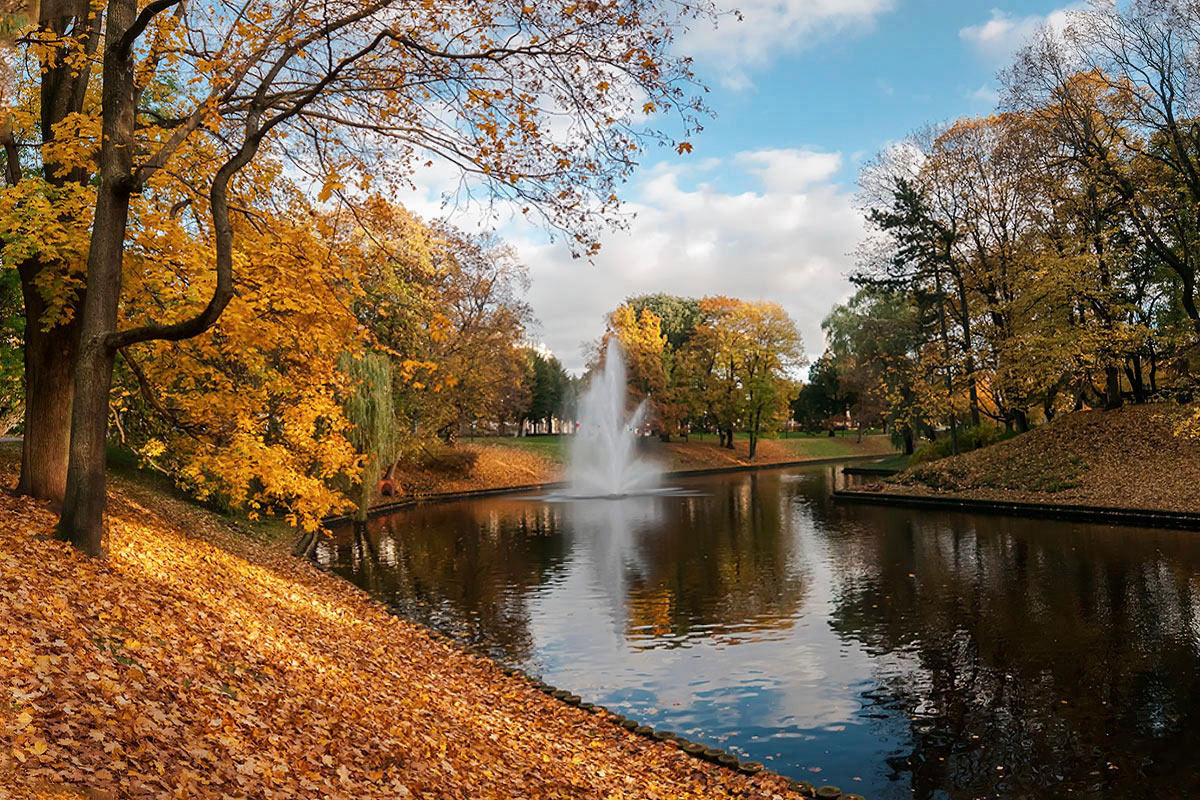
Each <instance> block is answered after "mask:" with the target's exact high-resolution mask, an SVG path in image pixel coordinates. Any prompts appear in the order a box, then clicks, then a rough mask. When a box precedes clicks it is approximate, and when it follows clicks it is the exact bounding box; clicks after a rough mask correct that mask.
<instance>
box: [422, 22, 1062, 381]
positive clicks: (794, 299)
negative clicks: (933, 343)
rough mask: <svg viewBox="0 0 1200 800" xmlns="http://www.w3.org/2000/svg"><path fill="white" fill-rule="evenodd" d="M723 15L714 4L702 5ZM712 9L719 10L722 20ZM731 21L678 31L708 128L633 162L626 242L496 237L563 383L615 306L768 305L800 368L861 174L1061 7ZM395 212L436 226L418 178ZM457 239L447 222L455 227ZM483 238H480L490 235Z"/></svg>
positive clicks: (973, 97)
mask: <svg viewBox="0 0 1200 800" xmlns="http://www.w3.org/2000/svg"><path fill="white" fill-rule="evenodd" d="M719 2H724V0H719ZM729 7H730V8H733V7H735V6H734V5H732V4H731V5H730V6H729ZM736 7H737V8H738V9H739V10H740V11H741V12H742V15H743V21H742V22H740V23H739V22H737V21H736V20H734V19H732V18H729V19H727V20H726V21H725V22H724V23H723V24H722V25H721V26H720V27H719V28H718V29H717V30H715V31H713V30H710V29H708V28H707V27H705V28H703V29H697V30H695V31H690V32H688V33H687V34H686V35H685V36H684V38H683V39H682V41H681V42H680V43H679V48H680V50H681V52H685V53H688V54H690V55H692V56H693V58H694V60H695V62H694V67H695V69H696V72H697V74H698V76H699V78H700V79H701V81H702V82H703V83H704V84H706V85H707V86H708V87H709V88H710V89H711V92H710V93H709V94H708V95H707V96H706V97H707V100H708V103H709V105H710V107H711V108H712V110H713V111H714V112H715V113H716V115H717V116H716V118H715V119H711V120H707V121H706V122H705V125H704V130H703V131H702V132H701V133H699V134H697V135H696V136H694V137H690V141H691V142H692V144H693V146H694V149H693V151H692V152H691V153H690V154H687V155H676V154H675V153H674V152H670V151H667V150H666V149H659V148H653V149H651V150H650V151H648V152H647V153H646V154H645V155H644V157H643V159H642V162H641V164H640V165H639V167H638V169H637V171H636V172H635V174H634V175H633V178H632V180H631V181H630V182H629V183H628V184H627V185H626V186H625V187H624V191H623V192H622V197H623V199H624V201H625V202H626V203H627V205H626V208H625V210H626V211H627V212H633V213H634V214H635V217H634V218H633V220H632V222H631V224H630V226H629V228H628V229H627V230H624V231H616V232H613V233H610V234H608V235H605V236H604V237H603V238H602V239H601V243H602V249H601V251H600V254H599V256H597V257H596V258H595V259H594V262H593V263H590V264H589V263H588V262H586V261H583V260H576V259H572V258H571V257H570V254H569V252H568V249H567V247H566V246H565V245H564V244H561V243H553V242H551V241H550V240H549V237H548V236H547V235H546V233H545V232H544V231H541V230H537V229H534V228H532V227H528V226H525V225H524V224H522V223H512V222H507V223H501V225H502V227H501V228H500V230H499V232H500V233H501V235H502V236H504V237H505V238H507V239H508V240H509V241H510V242H511V243H512V244H513V245H514V246H515V247H516V248H517V251H518V253H519V255H520V257H521V258H522V260H523V261H524V262H525V264H526V265H527V266H528V268H529V275H530V280H531V285H530V289H529V292H528V295H527V299H528V301H529V303H530V304H531V306H532V308H533V311H534V314H535V315H536V316H537V318H538V320H539V322H540V324H539V325H538V326H537V327H536V328H535V329H534V330H532V331H531V332H530V339H531V341H532V342H534V343H538V344H544V345H545V346H546V347H548V348H549V349H550V350H552V351H553V352H554V353H555V355H557V356H558V358H559V359H560V360H561V361H562V363H563V365H564V366H565V367H566V368H567V369H568V370H570V371H572V372H577V373H578V372H580V371H581V370H582V369H583V366H584V355H583V344H584V343H585V342H587V341H590V340H595V339H596V338H597V337H598V336H599V335H600V334H601V333H603V329H604V316H605V314H606V313H607V312H608V311H610V310H612V309H613V308H615V307H617V306H618V305H619V304H620V303H621V301H622V300H623V299H624V298H626V297H628V296H631V295H636V294H645V293H650V292H668V293H672V294H679V295H684V296H689V297H702V296H705V295H715V294H723V295H728V296H732V297H741V298H743V299H747V300H762V299H767V300H775V301H777V302H779V303H781V304H782V305H783V307H784V308H785V309H786V310H787V311H788V313H789V314H790V315H791V316H792V318H793V319H794V320H795V321H796V323H797V326H798V327H799V329H800V332H801V334H802V335H803V337H804V344H805V349H806V351H807V352H808V353H809V357H810V358H816V357H817V356H818V355H820V353H821V352H822V351H823V350H824V340H823V337H822V334H821V320H822V319H824V317H825V316H826V314H827V313H828V312H829V310H830V309H831V308H832V307H833V306H834V305H835V304H836V303H838V302H841V301H843V300H845V299H846V298H847V297H848V296H849V295H850V293H851V287H850V284H849V282H848V281H847V279H846V276H847V274H848V273H849V272H850V271H851V270H852V269H853V267H854V251H855V249H856V247H857V245H858V242H859V241H860V240H861V238H862V235H863V223H862V218H861V214H860V213H859V212H858V211H857V210H856V208H855V203H854V195H855V192H856V179H857V176H858V172H859V170H860V168H861V167H862V165H863V163H864V161H866V160H868V159H870V158H871V157H873V156H874V155H876V154H877V153H878V152H879V151H880V150H881V149H883V148H884V147H886V146H887V145H888V144H889V143H890V142H895V141H897V140H899V139H902V138H904V137H905V136H906V135H907V134H909V133H910V132H912V131H914V130H916V129H918V128H920V127H922V126H924V125H926V124H928V123H938V122H949V121H953V120H955V119H957V118H960V117H964V116H972V115H979V114H987V113H989V112H991V111H992V110H993V108H994V107H995V104H996V102H997V99H998V97H997V90H998V81H997V79H996V73H997V72H998V71H999V70H1000V69H1002V68H1003V67H1004V66H1006V65H1007V64H1008V62H1009V61H1010V60H1011V56H1012V54H1013V53H1014V52H1015V51H1016V50H1017V49H1018V48H1019V47H1020V46H1021V44H1022V43H1023V41H1025V40H1027V38H1028V37H1029V36H1030V35H1031V34H1032V33H1033V31H1035V30H1036V29H1037V28H1038V27H1039V26H1040V25H1042V24H1045V23H1047V22H1049V23H1050V24H1052V25H1061V24H1062V21H1063V19H1064V18H1065V16H1066V12H1067V10H1068V9H1070V8H1073V7H1074V6H1071V5H1066V4H1065V3H1064V0H1059V2H1057V3H1054V2H1036V1H1035V0H992V2H976V1H975V0H940V2H935V1H934V0H744V2H741V3H740V4H736ZM417 194H418V196H417V197H415V198H413V199H412V200H410V201H409V202H408V205H409V206H410V207H412V208H414V210H417V211H418V212H419V213H423V214H425V215H426V216H437V215H440V214H446V213H447V211H446V209H445V208H444V207H441V208H439V205H440V203H441V202H442V200H441V198H442V197H443V191H442V189H441V188H440V187H439V185H438V181H437V180H436V177H431V178H430V180H429V181H427V182H425V183H423V184H421V185H419V187H418V191H417ZM460 224H461V220H460ZM492 224H493V225H495V223H492Z"/></svg>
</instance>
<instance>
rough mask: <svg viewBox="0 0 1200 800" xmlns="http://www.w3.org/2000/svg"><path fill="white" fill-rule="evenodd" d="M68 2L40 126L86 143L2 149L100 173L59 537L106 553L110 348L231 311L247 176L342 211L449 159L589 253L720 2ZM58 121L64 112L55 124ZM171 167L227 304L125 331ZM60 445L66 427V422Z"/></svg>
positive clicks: (688, 107)
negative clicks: (129, 288)
mask: <svg viewBox="0 0 1200 800" xmlns="http://www.w3.org/2000/svg"><path fill="white" fill-rule="evenodd" d="M66 7H70V11H72V12H73V13H71V14H68V15H67V16H64V17H57V16H56V17H54V18H53V19H49V20H42V21H41V23H40V26H39V31H38V32H39V34H44V33H48V34H50V35H49V36H48V37H47V36H41V38H43V39H44V38H49V39H51V40H52V42H51V45H50V50H49V51H48V50H47V49H46V46H44V45H42V44H38V45H36V46H35V45H34V44H32V43H31V44H29V45H28V46H27V47H26V48H25V54H26V55H27V57H29V58H32V59H33V60H35V61H37V60H38V59H40V58H43V57H45V58H52V59H53V60H52V61H50V62H49V64H48V67H47V68H45V69H41V70H40V71H39V74H40V76H41V81H42V87H41V88H42V90H43V91H41V92H40V96H41V98H42V103H41V111H40V113H41V114H43V115H50V116H49V117H46V118H47V119H50V121H51V123H52V124H50V125H49V126H45V125H43V126H42V128H43V129H46V128H47V127H48V128H51V129H54V132H55V134H56V135H57V137H58V139H59V140H65V141H67V142H68V143H70V144H75V143H78V144H79V145H80V146H79V147H78V148H77V149H76V151H73V152H68V150H70V148H65V149H64V150H57V149H55V148H54V147H53V146H52V142H53V141H56V140H55V139H54V138H53V137H52V136H50V135H45V134H43V135H41V136H39V137H37V139H36V140H34V141H31V142H27V143H22V142H20V141H16V140H14V139H13V137H8V139H7V141H6V142H5V151H6V153H7V154H8V155H6V163H7V164H10V165H11V164H13V163H16V162H17V159H16V158H15V157H14V155H13V152H14V150H18V151H19V150H20V149H21V148H22V147H24V149H25V150H26V151H28V152H33V153H34V154H36V155H37V156H39V157H40V158H41V160H42V162H43V163H44V164H46V165H48V166H47V168H46V170H45V173H46V175H48V176H50V177H47V179H46V180H47V182H49V183H51V184H52V185H53V181H63V180H65V179H64V176H67V178H77V177H80V176H78V175H76V174H75V172H77V171H80V170H83V171H86V170H87V169H88V168H89V165H91V164H93V163H95V164H96V165H98V167H97V170H96V178H95V180H94V181H93V182H89V183H88V184H87V189H88V191H90V190H91V188H93V187H94V191H95V204H94V211H93V213H92V214H91V217H92V219H91V226H90V233H89V234H88V242H87V246H86V259H87V269H86V277H85V281H84V282H83V283H82V284H80V286H81V287H86V289H85V291H83V293H82V298H83V299H82V303H81V304H78V308H76V310H75V313H73V314H72V316H71V320H72V324H73V325H77V326H78V342H79V345H78V351H77V352H76V353H74V356H73V358H72V359H71V364H72V365H73V371H72V372H73V374H72V375H71V380H72V382H73V386H74V397H73V399H72V404H71V424H70V464H69V468H68V471H67V479H66V497H65V503H64V509H63V514H62V519H61V524H60V532H61V535H62V536H64V537H65V538H67V539H70V540H71V541H72V542H74V543H75V544H76V545H77V546H79V547H80V548H81V549H84V550H86V551H87V552H91V553H98V552H100V551H101V549H102V548H101V533H102V530H103V529H102V515H103V508H104V496H105V493H104V447H105V440H106V428H107V419H108V400H109V389H110V386H111V382H112V374H113V367H114V363H115V359H116V355H117V353H118V352H120V351H121V350H122V349H125V348H128V347H131V346H134V345H138V344H141V343H145V342H152V341H159V340H165V341H182V340H185V339H188V338H191V337H194V336H196V335H199V334H201V333H203V332H204V331H206V330H208V329H209V328H211V327H212V325H213V324H214V323H215V322H216V321H217V320H218V319H219V318H220V317H221V314H222V313H223V311H224V310H225V308H226V306H227V305H228V304H229V302H230V300H231V298H232V297H233V294H234V284H235V280H234V272H235V259H234V242H235V238H236V235H237V234H238V233H239V230H240V229H241V228H242V227H244V222H243V221H241V220H240V218H239V212H238V210H237V209H238V208H239V205H240V203H241V201H242V198H244V197H247V196H249V195H252V194H253V192H254V191H255V187H254V186H253V185H252V184H251V182H250V181H248V180H247V179H246V178H245V172H244V171H245V170H246V168H247V167H248V166H249V165H251V164H253V163H255V161H256V160H257V159H259V158H261V157H265V156H268V155H271V154H277V155H279V156H280V157H282V158H285V159H288V160H289V161H290V163H291V164H292V167H293V169H294V170H295V171H296V172H297V173H298V174H305V173H307V175H308V176H309V177H310V178H311V180H312V182H313V184H314V188H319V190H320V191H319V193H318V198H319V199H320V200H326V199H329V198H331V197H332V196H333V195H334V194H335V193H338V192H348V191H353V190H356V189H358V190H361V189H362V188H363V187H366V186H368V185H369V184H370V183H371V182H372V181H375V182H379V183H387V182H388V181H389V180H393V179H394V180H403V179H404V178H405V177H406V175H407V174H408V173H409V172H410V170H411V169H412V168H413V167H414V166H416V165H418V164H420V163H422V162H423V161H425V160H426V159H429V158H438V159H445V160H448V161H449V162H451V163H452V164H454V165H456V166H457V167H459V168H460V169H462V170H464V171H465V172H466V173H468V174H469V175H472V176H475V177H476V178H478V179H479V181H481V182H482V183H483V184H484V185H486V186H487V188H488V189H489V190H490V191H491V192H493V193H494V194H496V195H499V196H503V197H510V198H513V199H516V200H518V201H520V203H521V204H522V206H523V207H524V208H526V209H528V211H529V213H531V214H535V215H540V216H541V217H542V218H543V219H545V220H546V221H547V222H548V223H549V224H551V225H555V226H558V227H561V228H562V229H564V230H566V231H568V232H569V233H570V234H571V236H572V238H573V241H574V242H575V243H576V244H577V246H578V248H579V249H580V250H581V251H584V252H586V251H589V250H590V249H591V248H592V247H593V242H594V237H593V234H594V232H595V230H596V225H597V224H598V223H599V222H601V221H603V220H604V219H605V213H606V211H607V210H609V209H611V208H612V206H613V204H614V203H615V202H616V194H615V191H614V189H615V187H616V185H617V183H618V182H619V181H620V180H621V179H622V178H623V177H624V175H626V174H627V173H628V171H629V170H630V169H631V168H632V166H633V161H632V156H633V154H634V153H635V152H636V150H637V149H638V147H639V146H640V145H641V144H643V143H645V142H647V141H663V142H665V141H667V139H666V137H664V136H662V135H660V134H656V133H655V132H653V131H649V130H647V129H646V128H645V127H644V126H642V125H641V124H640V123H639V121H638V116H639V115H640V114H643V113H644V114H650V113H658V112H661V111H664V110H665V111H674V112H679V114H680V115H681V116H682V117H683V119H684V123H685V125H684V127H685V129H686V128H687V127H688V123H689V121H690V120H691V119H692V115H693V112H694V111H695V110H697V109H698V106H697V104H696V103H695V102H694V101H692V100H691V99H690V98H689V97H688V94H687V91H686V87H687V85H688V84H689V82H690V77H691V76H690V73H689V72H688V70H687V63H686V61H685V60H684V59H681V58H676V57H673V56H671V55H669V53H670V52H671V45H672V41H673V34H674V32H675V30H676V29H677V28H678V25H679V24H680V23H681V21H682V20H684V19H687V18H690V17H695V16H701V15H707V14H709V13H710V8H709V7H708V6H702V7H697V6H695V5H681V4H671V5H667V4H655V3H649V2H648V3H636V4H634V5H633V6H631V5H630V4H628V3H620V4H618V3H599V4H590V5H582V6H581V5H578V4H570V5H561V4H551V5H547V6H538V7H533V6H522V5H520V4H513V5H508V4H505V3H500V2H498V3H493V4H489V5H486V6H478V5H476V6H460V5H446V4H442V5H433V6H421V7H411V8H410V7H407V6H400V5H397V4H395V3H393V2H390V0H377V2H372V3H368V4H365V5H364V4H360V3H349V2H341V3H333V4H330V3H328V2H323V3H318V4H311V3H308V2H305V0H281V2H278V3H274V2H272V3H255V4H251V5H245V6H241V5H237V4H230V3H225V2H213V3H202V4H184V3H180V2H178V0H154V1H153V2H149V3H147V4H146V5H144V6H142V7H140V8H139V6H138V4H137V3H136V0H108V2H105V3H103V4H101V5H99V6H97V7H95V8H91V7H89V6H88V5H87V4H82V5H79V7H78V8H75V7H73V6H70V4H44V9H45V8H52V9H54V10H55V13H58V12H59V11H61V10H62V9H63V8H66ZM467 31H469V32H470V33H471V35H470V36H464V35H463V34H464V32H467ZM35 40H38V41H40V39H39V38H38V37H32V38H31V40H30V41H31V42H33V41H35ZM55 48H57V49H55ZM47 53H49V55H47ZM93 69H95V70H98V71H99V72H100V73H101V74H102V78H103V80H102V85H103V91H102V93H101V96H100V100H99V105H98V109H97V111H98V118H99V128H100V130H99V136H98V137H96V138H92V137H91V136H90V135H89V136H84V135H83V134H82V131H83V130H92V129H90V128H87V127H86V126H83V127H80V124H81V123H83V122H85V121H87V120H85V119H84V118H82V117H79V116H78V114H79V113H81V110H82V108H83V103H84V100H85V99H86V96H87V94H88V93H87V87H88V86H89V85H90V84H88V83H87V80H86V75H87V74H90V71H91V70H93ZM56 70H57V71H59V72H61V73H62V74H64V75H66V76H68V78H69V80H65V81H64V82H63V83H62V88H61V91H57V92H55V91H50V89H51V88H52V83H48V82H47V76H52V75H53V74H54V73H55V71H56ZM160 89H164V91H160ZM59 97H61V98H63V101H62V102H61V103H59V102H57V100H55V98H59ZM47 98H49V99H50V100H51V101H54V102H48V101H47ZM55 108H65V109H66V113H64V115H63V116H62V117H61V118H54V113H56V112H54V109H55ZM72 114H74V115H76V116H74V117H73V116H72ZM68 118H71V119H70V122H69V123H68ZM90 119H91V120H92V121H94V120H95V119H96V117H95V116H92V117H91V118H90ZM88 124H93V123H91V122H89V123H88ZM68 125H75V126H76V127H74V128H71V129H69V130H68V129H67V126H68ZM97 142H98V146H97V144H96V143H97ZM200 142H202V143H204V145H205V147H206V148H208V149H209V150H210V157H209V158H208V159H207V160H205V161H204V162H202V163H201V164H200V166H201V167H202V168H201V169H198V170H195V171H188V172H184V171H182V170H179V169H178V164H177V159H178V158H179V156H180V154H181V153H183V152H185V151H187V150H189V149H196V148H197V145H198V143H200ZM679 149H680V150H681V151H683V150H686V149H688V146H687V145H686V143H683V144H680V145H679ZM18 155H19V153H18ZM58 159H61V161H59V160H58ZM7 171H8V172H9V173H10V174H12V173H13V169H12V168H11V167H10V168H9V169H8V170H7ZM164 175H166V176H176V177H177V176H186V180H181V181H179V183H180V184H182V187H183V189H186V191H187V193H188V196H187V197H186V198H185V200H184V201H181V202H186V203H188V204H190V205H191V206H192V207H193V208H195V209H197V211H198V212H199V213H202V214H204V215H206V216H207V217H208V223H207V229H208V241H207V243H208V245H209V246H210V248H211V251H210V259H211V270H212V272H211V274H212V280H211V283H210V286H211V294H210V295H209V296H208V298H207V299H206V300H204V301H203V302H199V303H196V304H194V305H192V304H186V303H185V304H179V305H178V306H176V310H175V311H174V312H173V313H171V314H168V315H164V316H165V317H166V318H165V319H160V320H158V321H155V322H153V323H147V324H141V325H135V326H133V327H124V328H122V327H120V326H119V309H120V304H121V299H122V290H121V278H122V274H123V271H124V267H125V264H124V261H125V254H126V251H127V247H128V243H129V232H130V229H129V225H130V221H131V215H132V213H133V212H134V211H135V210H136V209H135V208H134V207H135V205H136V203H135V201H134V199H135V198H139V197H143V196H145V193H146V192H153V191H155V190H156V187H157V186H159V185H161V184H160V183H156V181H159V180H161V178H160V177H159V176H164ZM74 184H75V185H77V186H81V187H83V186H84V185H85V182H84V181H83V180H76V181H74ZM183 189H180V191H183ZM38 267H39V269H40V262H39V264H38ZM44 324H45V323H43V325H44ZM63 338H64V341H72V342H73V341H75V337H74V336H69V337H63ZM62 349H63V348H61V347H60V348H59V349H58V352H61V350H62ZM56 363H57V362H56ZM30 383H31V384H32V383H33V381H30ZM31 427H32V428H36V426H31ZM29 433H30V434H31V435H30V447H33V448H42V447H44V446H45V442H46V441H47V439H46V438H45V437H43V436H39V435H37V434H36V433H35V431H34V430H30V431H29ZM54 433H56V434H58V435H61V434H62V425H61V424H58V425H57V427H56V428H55V430H54Z"/></svg>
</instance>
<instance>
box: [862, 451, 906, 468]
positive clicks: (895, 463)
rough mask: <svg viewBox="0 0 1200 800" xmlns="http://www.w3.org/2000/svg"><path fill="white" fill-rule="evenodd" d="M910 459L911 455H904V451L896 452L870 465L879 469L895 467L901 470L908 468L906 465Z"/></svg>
mask: <svg viewBox="0 0 1200 800" xmlns="http://www.w3.org/2000/svg"><path fill="white" fill-rule="evenodd" d="M911 461H912V456H906V455H904V453H896V454H895V455H894V456H888V457H887V458H884V459H881V460H880V461H876V462H875V463H874V464H871V466H872V467H877V468H879V469H895V470H901V471H903V470H906V469H908V465H909V463H910V462H911Z"/></svg>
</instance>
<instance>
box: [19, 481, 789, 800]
mask: <svg viewBox="0 0 1200 800" xmlns="http://www.w3.org/2000/svg"><path fill="white" fill-rule="evenodd" d="M4 477H5V478H6V479H7V480H9V481H11V480H12V478H13V476H12V475H11V474H8V475H6V476H4ZM110 505H111V515H110V522H109V533H108V546H109V548H110V550H109V557H108V559H107V560H92V559H88V558H86V557H84V556H82V555H79V554H77V553H76V552H74V551H73V550H72V549H71V548H69V547H68V546H67V545H65V544H63V543H60V542H57V541H53V540H46V539H43V538H39V535H41V534H45V533H47V532H48V531H49V530H50V528H51V525H52V524H53V522H54V516H53V514H52V513H51V512H49V511H48V510H46V509H45V508H42V507H41V506H39V505H38V504H36V503H34V502H32V501H30V500H28V499H24V498H14V497H12V496H9V495H7V494H0V618H3V620H4V625H3V626H2V627H0V682H2V685H3V687H4V689H3V691H4V692H6V696H5V697H4V701H3V704H2V705H0V732H2V733H0V796H3V797H10V796H11V797H14V798H23V797H93V798H100V797H136V798H150V797H154V798H161V797H188V798H191V797H214V798H216V797H221V798H372V797H379V798H383V797H387V798H403V797H425V798H472V799H473V800H474V799H475V798H505V800H510V799H512V798H531V799H534V798H568V797H571V798H574V797H579V798H692V797H696V798H698V797H712V798H725V797H760V798H769V797H778V796H790V795H788V794H787V793H786V792H785V791H784V784H783V782H782V780H781V779H779V778H777V777H774V776H767V775H759V776H756V777H754V778H752V779H749V778H744V777H741V776H739V775H737V774H736V773H733V772H731V771H728V770H725V769H723V768H720V767H717V766H713V765H709V764H707V763H705V762H702V761H699V760H696V759H693V758H690V757H688V756H687V755H685V754H683V753H682V752H680V751H678V750H677V749H675V748H674V747H673V746H671V745H666V744H651V743H649V742H647V740H645V739H642V738H640V737H636V736H634V735H633V734H630V733H626V732H624V731H623V730H621V729H619V728H618V727H617V726H615V725H613V724H611V723H610V722H607V721H605V720H604V719H603V718H602V717H600V716H597V715H591V714H587V713H585V712H583V711H581V710H579V709H575V708H571V707H569V706H566V705H563V704H561V703H559V702H557V701H555V700H552V699H550V698H548V697H546V696H544V695H542V694H539V693H537V692H535V691H534V690H533V689H532V688H530V687H529V686H527V685H526V684H525V683H524V682H522V681H520V680H518V679H514V678H510V677H507V676H505V675H504V674H503V673H501V672H500V671H499V670H498V669H497V668H496V667H495V666H494V665H492V664H491V663H490V662H488V661H486V660H483V659H481V658H478V657H476V656H473V655H470V654H468V653H465V652H462V651H459V650H457V649H454V648H452V647H450V646H448V645H447V644H444V643H443V642H441V641H439V640H436V639H434V638H431V637H430V636H429V635H427V634H426V633H425V632H423V631H422V630H421V629H419V628H417V627H415V626H414V625H411V624H409V623H406V622H403V621H401V620H398V619H396V618H394V617H392V616H390V615H389V614H387V613H385V612H384V611H383V610H382V608H381V607H379V606H377V605H376V604H374V603H373V602H371V601H369V600H368V599H367V598H366V596H365V595H364V594H362V593H361V592H360V591H359V590H357V589H355V588H353V587H352V586H350V585H349V584H348V583H345V582H343V581H341V580H339V579H337V578H334V577H331V576H327V575H324V574H322V573H320V572H318V571H317V570H315V569H314V568H312V567H311V566H310V565H308V564H306V563H303V562H300V561H297V560H295V559H292V558H291V557H290V556H288V555H287V554H285V553H282V552H280V551H279V550H278V549H277V548H270V547H266V546H264V545H260V544H257V543H255V542H253V541H251V540H249V539H247V538H246V537H244V536H240V535H237V534H235V533H233V532H232V531H231V530H230V529H229V528H228V527H226V525H225V524H224V523H223V522H221V521H220V519H218V518H215V517H213V516H211V515H210V514H208V513H207V512H204V511H201V510H198V509H196V508H195V507H192V506H190V505H187V504H185V503H183V502H181V501H178V500H175V499H172V498H168V497H165V496H163V495H161V494H156V493H155V492H153V491H152V490H150V489H147V488H144V487H138V486H134V485H132V484H129V483H125V482H121V481H118V482H117V487H116V488H115V489H114V491H113V493H112V500H111V502H110ZM66 787H70V788H69V789H68V788H66ZM5 790H7V793H6V791H5Z"/></svg>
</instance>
